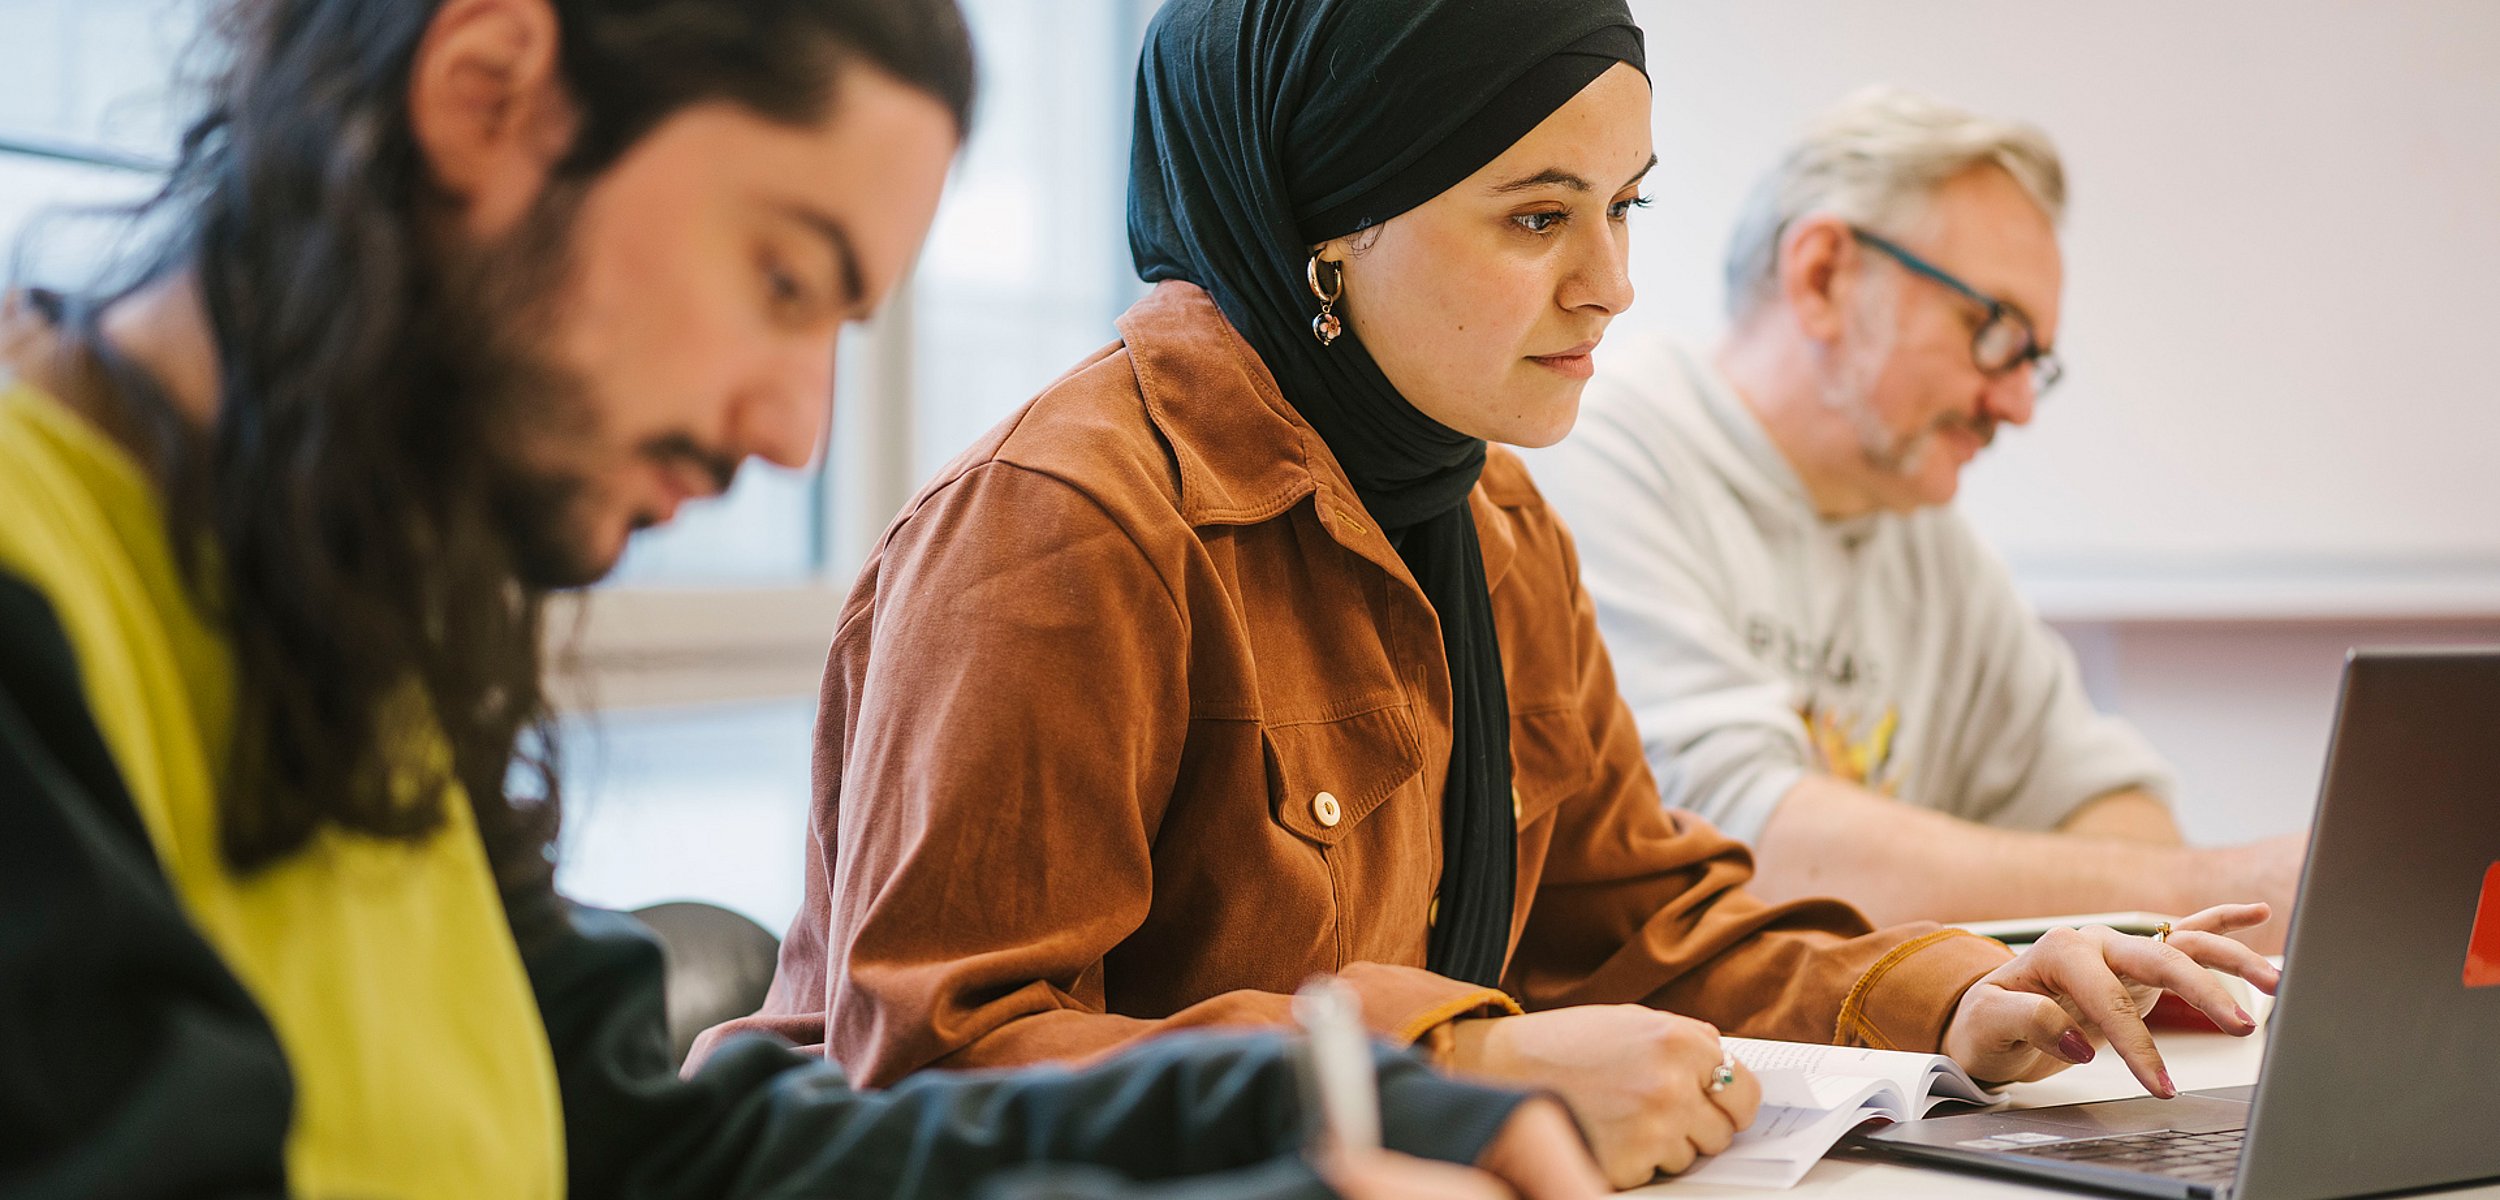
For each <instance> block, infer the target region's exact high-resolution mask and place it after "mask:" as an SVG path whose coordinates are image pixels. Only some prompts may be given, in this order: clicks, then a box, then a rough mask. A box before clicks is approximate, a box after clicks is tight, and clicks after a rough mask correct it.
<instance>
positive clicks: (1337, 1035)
mask: <svg viewBox="0 0 2500 1200" xmlns="http://www.w3.org/2000/svg"><path fill="white" fill-rule="evenodd" d="M1360 1011H1361V1010H1360V1007H1359V1005H1358V1003H1357V1002H1356V1000H1355V996H1354V989H1353V988H1351V987H1349V986H1347V985H1346V983H1345V982H1344V981H1343V980H1340V979H1338V978H1336V977H1335V976H1333V975H1322V976H1319V977H1317V978H1315V979H1313V980H1311V981H1310V982H1309V983H1306V984H1303V985H1302V990H1301V991H1299V992H1296V993H1294V997H1293V1016H1294V1020H1295V1021H1297V1022H1299V1023H1300V1024H1301V1026H1302V1033H1303V1053H1302V1055H1301V1056H1300V1057H1299V1059H1298V1060H1297V1061H1298V1062H1299V1063H1300V1064H1301V1068H1302V1081H1303V1093H1304V1095H1305V1096H1307V1097H1308V1098H1309V1100H1310V1102H1311V1104H1312V1106H1313V1107H1315V1108H1317V1109H1318V1110H1319V1122H1318V1124H1317V1126H1316V1128H1314V1130H1313V1134H1314V1140H1315V1145H1314V1146H1313V1149H1315V1150H1317V1151H1320V1152H1322V1153H1326V1152H1330V1151H1334V1152H1337V1153H1344V1152H1347V1151H1361V1150H1377V1149H1379V1148H1380V1091H1379V1087H1378V1084H1377V1083H1376V1082H1375V1080H1374V1078H1373V1075H1372V1055H1371V1045H1370V1043H1369V1041H1368V1040H1366V1039H1365V1038H1364V1036H1363V1022H1362V1018H1361V1016H1360V1015H1359V1014H1360Z"/></svg>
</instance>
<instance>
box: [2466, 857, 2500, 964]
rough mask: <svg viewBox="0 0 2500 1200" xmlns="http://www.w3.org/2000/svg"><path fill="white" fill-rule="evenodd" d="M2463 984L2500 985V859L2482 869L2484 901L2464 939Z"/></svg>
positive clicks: (2475, 912) (2475, 913) (2479, 906)
mask: <svg viewBox="0 0 2500 1200" xmlns="http://www.w3.org/2000/svg"><path fill="white" fill-rule="evenodd" d="M2465 986H2467V987H2470V988H2476V987H2500V862H2496V863H2493V864H2491V869H2490V870H2488V871H2485V872H2483V902H2482V903H2481V904H2480V905H2477V906H2476V908H2475V911H2474V936H2473V937H2472V938H2470V939H2468V940H2467V941H2466V943H2465Z"/></svg>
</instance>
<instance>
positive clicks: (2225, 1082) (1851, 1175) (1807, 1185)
mask: <svg viewBox="0 0 2500 1200" xmlns="http://www.w3.org/2000/svg"><path fill="white" fill-rule="evenodd" d="M2260 1019H2263V1018H2262V1017H2261V1018H2260ZM2159 1036H2160V1038H2161V1045H2162V1054H2163V1058H2164V1061H2165V1062H2166V1063H2167V1064H2168V1065H2169V1067H2170V1078H2171V1080H2172V1081H2173V1082H2175V1083H2177V1084H2178V1085H2179V1089H2180V1090H2181V1091H2193V1090H2195V1089H2197V1088H2215V1087H2232V1086H2235V1085H2238V1084H2244V1083H2255V1082H2256V1081H2257V1064H2258V1061H2259V1059H2260V1057H2261V1055H2262V1053H2263V1047H2262V1045H2261V1039H2260V1038H2258V1037H2253V1036H2252V1037H2247V1038H2234V1037H2227V1036H2225V1035H2223V1034H2219V1033H2163V1034H2160V1035H2159ZM2143 1094H2144V1088H2143V1085H2141V1084H2139V1083H2137V1082H2136V1081H2135V1077H2134V1076H2132V1075H2129V1074H2128V1073H2127V1068H2126V1064H2124V1063H2122V1062H2120V1061H2119V1060H2118V1056H2117V1055H2116V1054H2113V1053H2111V1052H2110V1051H2109V1050H2108V1049H2106V1048H2104V1049H2103V1050H2102V1051H2101V1053H2100V1057H2098V1058H2095V1059H2093V1060H2092V1061H2091V1062H2089V1063H2086V1064H2084V1065H2083V1066H2080V1067H2073V1068H2070V1069H2068V1070H2067V1071H2065V1072H2064V1073H2063V1074H2059V1075H2056V1076H2052V1077H2051V1078H2048V1079H2044V1080H2041V1081H2040V1082H2038V1083H2026V1084H2019V1085H2017V1086H2016V1087H2015V1088H2014V1104H2015V1106H2016V1107H2019V1108H2037V1107H2041V1106H2045V1105H2050V1104H2073V1103H2077V1102H2079V1101H2086V1100H2114V1099H2117V1098H2119V1097H2122V1096H2141V1095H2143ZM1623 1194H1624V1195H1629V1196H1655V1197H1664V1198H1668V1200H1773V1198H1775V1197H1779V1196H1783V1195H1786V1196H1914V1197H1920V1198H1921V1200H1925V1198H1927V1197H1936V1198H1939V1200H1954V1198H1955V1197H1963V1196H2008V1195H2033V1196H2067V1197H2087V1196H2093V1195H2098V1194H2100V1193H2094V1192H2088V1191H2081V1190H2076V1189H2069V1188H2059V1187H2053V1186H2049V1185H2045V1184H2031V1183H2023V1182H2018V1181H2015V1180H2011V1179H1999V1178H1992V1177H1989V1176H1986V1175H1977V1174H1971V1173H1966V1172H1961V1171H1946V1170H1939V1169H1936V1168H1932V1167H1917V1166H1910V1165H1907V1164H1904V1163H1896V1162H1889V1161H1885V1160H1882V1159H1878V1158H1874V1157H1871V1156H1865V1155H1857V1154H1850V1153H1848V1152H1846V1151H1842V1152H1839V1153H1838V1155H1837V1156H1835V1157H1829V1158H1825V1159H1824V1160H1823V1161H1821V1162H1819V1163H1816V1164H1814V1169H1813V1170H1812V1171H1809V1172H1807V1173H1806V1177H1805V1179H1804V1180H1802V1181H1800V1182H1799V1183H1798V1184H1797V1186H1796V1187H1795V1188H1794V1189H1792V1190H1790V1191H1788V1192H1776V1191H1766V1190H1763V1189H1760V1188H1745V1187H1729V1186H1726V1185H1723V1184H1722V1185H1701V1184H1686V1183H1680V1182H1677V1181H1675V1180H1668V1181H1666V1182H1663V1183H1654V1184H1650V1185H1649V1186H1647V1187H1642V1188H1635V1189H1633V1190H1632V1191H1630V1192H1626V1193H1623ZM2414 1194H2417V1195H2419V1194H2426V1193H2414ZM2427 1194H2431V1195H2438V1196H2443V1197H2445V1196H2456V1197H2482V1198H2500V1183H2491V1184H2481V1185H2477V1186H2472V1187H2464V1188H2454V1189H2449V1190H2445V1191H2439V1192H2433V1193H2427Z"/></svg>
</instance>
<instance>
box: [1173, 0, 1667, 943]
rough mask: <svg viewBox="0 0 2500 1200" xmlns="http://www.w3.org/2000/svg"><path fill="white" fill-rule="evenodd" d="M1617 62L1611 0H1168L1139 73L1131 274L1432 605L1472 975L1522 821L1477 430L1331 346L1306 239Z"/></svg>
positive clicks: (1345, 339)
mask: <svg viewBox="0 0 2500 1200" xmlns="http://www.w3.org/2000/svg"><path fill="white" fill-rule="evenodd" d="M1617 62H1629V63H1631V64H1632V65H1633V66H1635V67H1641V66H1642V64H1643V59H1642V54H1641V40H1640V31H1639V29H1638V28H1636V27H1635V26H1634V25H1633V24H1632V16H1631V13H1630V12H1629V11H1628V10H1626V8H1625V7H1624V4H1623V0H1171V2H1170V3H1168V4H1166V5H1165V6H1164V7H1163V10H1162V11H1161V12H1160V13H1159V14H1157V15H1156V17H1155V21H1154V26H1153V28H1152V30H1151V31H1150V32H1149V33H1148V34H1147V36H1146V49H1145V53H1144V55H1143V57H1142V58H1141V59H1140V61H1139V63H1138V69H1137V131H1136V141H1135V143H1134V148H1133V150H1132V159H1131V164H1130V171H1129V249H1130V252H1131V253H1132V254H1133V255H1134V256H1135V258H1136V260H1137V272H1138V274H1139V276H1141V277H1142V278H1144V279H1146V280H1147V281H1149V282H1154V281H1160V280H1165V279H1181V280H1187V281H1188V282H1190V283H1194V284H1197V285H1198V286H1199V287H1202V288H1205V289H1206V290H1207V292H1208V293H1209V294H1210V295H1211V296H1213V297H1214V299H1215V303H1216V306H1217V307H1218V308H1220V309H1222V310H1223V312H1224V316H1225V318H1226V319H1227V320H1229V321H1231V322H1232V325H1233V328H1234V329H1236V330H1238V331H1239V332H1240V333H1241V335H1242V337H1243V338H1244V339H1245V340H1247V341H1248V342H1249V343H1250V345H1251V347H1252V348H1253V349H1255V350H1257V351H1258V353H1259V358H1260V360H1261V361H1262V362H1264V363H1265V364H1266V366H1267V368H1268V370H1269V371H1270V372H1271V373H1273V374H1274V375H1275V376H1276V382H1277V384H1278V386H1279V387H1280V388H1281V389H1282V390H1283V392H1284V396H1285V399H1286V400H1288V401H1290V402H1291V403H1292V404H1293V406H1294V408H1295V410H1296V411H1298V412H1300V413H1301V414H1302V417H1303V419H1304V420H1307V421H1309V422H1310V423H1311V427H1312V428H1313V429H1315V430H1317V431H1318V432H1319V435H1320V437H1321V438H1322V439H1323V440H1325V441H1326V442H1327V443H1328V448H1329V450H1330V452H1331V453H1333V454H1334V455H1335V456H1336V458H1337V461H1338V463H1339V464H1340V465H1341V466H1343V467H1344V468H1345V472H1346V476H1347V477H1348V478H1349V479H1350V480H1351V481H1352V482H1353V484H1354V490H1355V491H1356V493H1358V495H1359V496H1360V498H1361V499H1362V502H1363V506H1364V507H1365V508H1366V509H1368V510H1370V512H1371V515H1372V519H1373V520H1375V521H1378V522H1379V523H1380V527H1381V531H1382V532H1383V533H1384V534H1386V535H1387V536H1388V538H1389V542H1390V544H1391V545H1393V546H1395V547H1396V548H1397V551H1398V556H1399V557H1400V558H1401V559H1403V560H1404V561H1405V563H1406V566H1407V569H1408V570H1409V571H1410V572H1412V573H1413V574H1414V576H1415V582H1416V584H1417V585H1418V586H1419V587H1421V588H1422V589H1423V593H1424V596H1425V598H1426V599H1428V600H1430V601H1431V602H1432V607H1433V610H1434V612H1435V613H1436V614H1437V615H1438V616H1439V618H1440V623H1441V644H1442V648H1443V652H1444V653H1445V654H1446V655H1447V657H1448V659H1449V668H1450V692H1451V700H1452V726H1453V728H1452V738H1451V746H1450V766H1449V783H1448V786H1447V787H1446V788H1445V789H1444V790H1443V792H1442V797H1441V829H1442V838H1441V842H1442V867H1441V891H1440V918H1439V920H1438V921H1436V922H1435V923H1434V926H1433V929H1432V936H1431V944H1430V950H1429V952H1428V957H1427V959H1426V965H1427V966H1428V967H1429V968H1430V969H1432V970H1433V971H1434V972H1436V973H1439V974H1442V975H1446V976H1449V977H1451V978H1454V979H1464V980H1468V981H1470V982H1473V983H1478V984H1483V985H1486V986H1493V985H1495V984H1497V983H1498V982H1499V981H1500V978H1501V972H1502V960H1503V957H1504V955H1505V953H1506V952H1507V951H1508V949H1509V944H1510V922H1511V912H1512V905H1513V896H1512V892H1513V888H1514V884H1515V881H1516V879H1517V871H1518V867H1517V856H1518V849H1517V844H1516V837H1517V832H1518V830H1517V826H1516V824H1515V823H1514V819H1513V815H1512V810H1511V788H1510V704H1509V697H1508V695H1507V693H1506V691H1505V687H1504V684H1503V679H1502V652H1501V646H1500V644H1499V643H1498V642H1497V641H1496V639H1495V636H1494V629H1493V608H1492V601H1491V598H1490V597H1489V596H1488V594H1487V592H1486V583H1485V575H1484V555H1483V551H1482V549H1481V548H1480V547H1479V546H1478V544H1477V541H1476V525H1475V521H1474V520H1473V518H1472V517H1471V516H1470V514H1469V512H1468V507H1467V496H1468V493H1469V492H1470V491H1472V490H1473V489H1474V487H1475V484H1476V477H1477V476H1478V475H1479V474H1480V473H1481V472H1482V471H1483V469H1484V442H1483V441H1481V440H1479V439H1477V438H1472V437H1469V436H1467V435H1465V434H1462V433H1460V432H1458V431H1457V430H1454V429H1451V428H1449V427H1448V426H1446V425H1443V424H1441V423H1440V422H1438V421H1435V420H1433V419H1432V418H1430V417H1428V416H1425V415H1424V414H1423V413H1422V412H1420V411H1417V410H1416V408H1415V406H1414V405H1412V404H1409V403H1408V402H1407V400H1406V398H1405V397H1404V396H1401V395H1399V394H1398V391H1397V389H1396V388H1395V387H1392V386H1391V385H1390V383H1389V380H1388V378H1387V377H1386V376H1384V375H1382V374H1381V372H1380V367H1379V365H1378V364H1377V363H1375V362H1374V361H1373V360H1372V357H1371V355H1370V354H1369V353H1368V352H1366V351H1365V350H1364V348H1363V345H1362V341H1361V339H1359V338H1357V337H1356V336H1355V335H1354V332H1353V329H1352V327H1351V326H1348V327H1347V328H1346V330H1345V332H1344V334H1343V335H1342V336H1340V337H1338V338H1337V340H1336V341H1335V343H1334V344H1331V345H1325V346H1323V345H1321V344H1320V342H1319V341H1318V339H1317V338H1315V337H1313V336H1312V333H1311V319H1312V317H1313V316H1314V315H1316V314H1317V313H1318V311H1319V299H1318V297H1316V296H1314V295H1312V294H1311V292H1310V289H1309V286H1308V284H1307V283H1306V281H1305V278H1304V271H1305V269H1306V267H1307V265H1308V261H1309V259H1310V256H1311V252H1310V247H1311V246H1313V245H1315V244H1317V243H1319V242H1323V241H1326V240H1328V239H1330V238H1334V237H1339V236H1342V235H1344V234H1348V233H1352V232H1355V231H1356V230H1359V229H1363V228H1367V227H1369V226H1372V225H1377V224H1379V223H1381V222H1383V221H1386V220H1388V219H1389V218H1391V217H1394V216H1396V215H1398V214H1399V213H1402V212H1405V211H1406V210H1408V209H1410V208H1413V207H1415V206H1416V205H1419V204H1422V203H1423V202H1425V201H1427V200H1430V199H1432V198H1433V197H1434V196H1437V195H1439V194H1440V193H1441V192H1443V191H1445V190H1447V189H1448V188H1449V187H1450V186H1451V185H1453V184H1456V183H1458V182H1459V181H1460V180H1463V179H1465V178H1466V177H1467V176H1469V175H1472V174H1474V173H1475V172H1476V171H1477V170H1478V169H1479V168H1481V167H1483V166H1484V165H1485V164H1486V163H1488V162H1491V161H1492V160H1493V159H1495V158H1497V157H1500V155H1501V154H1502V152H1503V151H1505V150H1507V149H1509V148H1510V146H1511V144H1512V143H1514V142H1516V141H1518V140H1519V139H1520V138H1521V137H1523V136H1525V135H1526V134H1527V133H1528V131H1529V130H1532V129H1534V128H1536V126H1537V125H1538V123H1540V122H1542V121H1543V120H1544V119H1545V118H1546V117H1547V116H1548V115H1551V114H1552V113H1553V111H1554V110H1555V109H1557V108H1560V107H1562V106H1563V105H1564V104H1565V103H1568V102H1569V101H1570V100H1571V98H1572V97H1573V96H1576V95H1578V94H1579V92H1580V89H1581V88H1583V87H1585V86H1587V84H1588V83H1589V82H1590V81H1592V80H1594V79H1596V78H1597V77H1598V76H1599V75H1600V74H1602V73H1604V71H1605V70H1606V68H1607V67H1609V66H1612V65H1613V64H1615V63H1617ZM1326 278H1327V276H1326V275H1325V273H1323V276H1322V279H1323V281H1326Z"/></svg>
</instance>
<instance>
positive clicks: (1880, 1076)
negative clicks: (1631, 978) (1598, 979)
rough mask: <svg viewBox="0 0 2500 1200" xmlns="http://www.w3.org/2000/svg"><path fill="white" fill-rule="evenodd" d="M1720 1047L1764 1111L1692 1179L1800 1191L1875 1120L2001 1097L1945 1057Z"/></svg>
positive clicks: (1790, 1046)
mask: <svg viewBox="0 0 2500 1200" xmlns="http://www.w3.org/2000/svg"><path fill="white" fill-rule="evenodd" d="M1720 1042H1721V1044H1723V1045H1725V1046H1726V1047H1727V1048H1728V1051H1729V1052H1730V1053H1732V1054H1734V1055H1735V1056H1736V1059H1737V1061H1739V1062H1742V1063H1744V1064H1745V1066H1746V1067H1747V1068H1749V1069H1750V1070H1752V1071H1753V1073H1754V1075H1755V1076H1756V1077H1757V1078H1758V1079H1760V1080H1761V1082H1762V1109H1761V1111H1760V1113H1759V1114H1757V1115H1756V1116H1755V1118H1754V1123H1753V1125H1752V1126H1751V1127H1749V1128H1747V1129H1744V1130H1742V1131H1740V1132H1738V1133H1737V1135H1736V1140H1735V1141H1734V1142H1733V1143H1732V1144H1730V1145H1729V1146H1728V1148H1727V1150H1726V1151H1725V1152H1724V1153H1721V1154H1718V1155H1715V1156H1713V1157H1711V1158H1709V1159H1706V1160H1704V1161H1702V1162H1701V1163H1700V1164H1698V1165H1696V1166H1695V1167H1694V1168H1693V1169H1692V1170H1691V1171H1688V1172H1686V1173H1685V1174H1684V1176H1683V1178H1686V1179H1694V1180H1701V1181H1705V1182H1710V1183H1721V1184H1733V1185H1737V1186H1742V1187H1761V1188H1786V1187H1794V1186H1796V1183H1797V1181H1798V1180H1799V1179H1802V1178H1804V1177H1805V1174H1806V1172H1807V1171H1810V1170H1812V1169H1813V1168H1814V1164H1815V1162H1816V1160H1818V1159H1820V1158H1822V1157H1823V1155H1824V1153H1825V1152H1827V1151H1829V1150H1830V1149H1831V1148H1832V1144H1833V1143H1835V1142H1837V1141H1839V1140H1840V1138H1841V1135H1843V1134H1845V1133H1847V1132H1849V1131H1850V1130H1852V1129H1855V1128H1857V1127H1858V1126H1859V1125H1862V1124H1865V1123H1866V1122H1868V1121H1870V1120H1874V1119H1877V1118H1886V1119H1890V1120H1896V1121H1899V1120H1907V1119H1909V1118H1911V1117H1913V1116H1920V1115H1924V1114H1925V1113H1926V1111H1927V1110H1928V1109H1930V1108H1932V1107H1934V1106H1935V1105H1936V1104H1938V1103H1942V1102H1943V1101H1944V1100H1946V1099H1964V1100H1971V1101H1974V1102H1978V1103H1987V1102H1990V1101H1992V1100H1994V1099H1996V1097H1995V1096H1993V1095H1992V1094H1990V1093H1989V1092H1988V1091H1987V1090H1986V1089H1983V1088H1981V1087H1980V1086H1979V1085H1978V1084H1977V1083H1975V1082H1973V1081H1972V1080H1971V1078H1970V1076H1969V1074H1967V1073H1966V1072H1964V1071H1963V1070H1962V1069H1961V1067H1960V1066H1958V1065H1956V1064H1955V1063H1954V1062H1953V1060H1951V1059H1948V1058H1945V1057H1944V1056H1942V1055H1937V1054H1910V1053H1905V1052H1902V1051H1898V1050H1868V1049H1864V1048H1860V1047H1854V1046H1818V1045H1813V1044H1810V1043H1805V1042H1773V1041H1763V1040H1759V1039H1755V1038H1734V1037H1731V1038H1721V1039H1720ZM1931 1093H1932V1095H1931Z"/></svg>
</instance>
